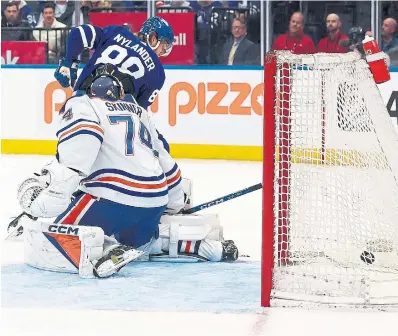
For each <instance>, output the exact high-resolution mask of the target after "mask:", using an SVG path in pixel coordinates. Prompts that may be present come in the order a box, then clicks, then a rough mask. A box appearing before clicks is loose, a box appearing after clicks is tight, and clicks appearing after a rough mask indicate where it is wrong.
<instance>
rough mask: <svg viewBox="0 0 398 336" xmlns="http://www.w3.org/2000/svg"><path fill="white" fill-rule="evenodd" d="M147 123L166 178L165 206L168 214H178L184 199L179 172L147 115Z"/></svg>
mask: <svg viewBox="0 0 398 336" xmlns="http://www.w3.org/2000/svg"><path fill="white" fill-rule="evenodd" d="M146 117H147V123H148V126H149V130H150V133H151V137H152V139H153V147H154V150H156V152H157V154H158V158H159V163H160V166H161V167H162V169H163V172H164V174H165V176H166V180H167V187H168V196H169V202H168V204H167V211H168V212H169V213H178V212H179V211H180V210H182V209H183V208H184V206H185V200H186V197H185V196H184V190H183V187H182V177H181V171H180V168H179V167H178V164H177V162H176V161H175V160H174V159H173V158H172V157H171V155H170V153H169V151H168V150H169V148H168V146H167V148H166V147H165V144H164V142H163V141H162V137H159V132H158V131H157V130H156V127H155V126H154V124H153V123H152V121H151V119H150V117H149V115H148V114H147V115H146Z"/></svg>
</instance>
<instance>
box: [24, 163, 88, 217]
mask: <svg viewBox="0 0 398 336" xmlns="http://www.w3.org/2000/svg"><path fill="white" fill-rule="evenodd" d="M81 178H82V176H80V175H79V173H77V172H76V171H74V170H72V169H69V168H66V167H64V166H63V165H61V164H59V163H58V162H57V161H53V162H51V163H49V164H48V165H46V166H44V167H43V169H42V171H41V174H40V175H39V174H35V176H33V177H30V178H28V179H26V180H25V181H24V182H22V184H21V185H20V186H19V188H18V201H19V204H20V205H21V208H22V209H23V210H24V211H25V212H26V213H28V214H29V215H32V216H34V217H49V218H51V217H56V216H58V215H59V214H61V213H62V212H63V211H65V210H66V209H67V207H68V206H69V204H70V199H71V197H72V194H73V193H74V192H75V191H76V188H77V186H78V185H79V182H80V180H81Z"/></svg>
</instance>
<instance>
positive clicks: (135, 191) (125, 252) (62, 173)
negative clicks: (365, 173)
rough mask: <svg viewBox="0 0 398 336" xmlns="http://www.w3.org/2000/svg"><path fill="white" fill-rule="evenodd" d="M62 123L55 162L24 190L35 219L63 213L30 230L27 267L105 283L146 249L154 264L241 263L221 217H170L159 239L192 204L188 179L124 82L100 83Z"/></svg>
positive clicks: (105, 78) (72, 102) (75, 100)
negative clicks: (181, 257) (181, 261)
mask: <svg viewBox="0 0 398 336" xmlns="http://www.w3.org/2000/svg"><path fill="white" fill-rule="evenodd" d="M60 118H61V121H60V128H59V131H58V132H57V137H58V146H57V161H54V162H52V163H50V164H49V165H47V166H45V167H44V169H43V171H42V175H41V176H38V177H36V178H30V179H28V180H26V181H25V182H24V183H22V185H21V186H20V188H19V191H18V195H19V196H18V197H19V200H20V204H21V205H22V207H23V209H24V210H25V211H26V212H27V213H29V214H30V215H32V216H35V217H56V216H57V218H56V220H55V223H54V224H50V225H49V224H48V223H47V224H46V223H36V224H35V222H33V221H30V222H29V223H28V224H27V225H28V228H27V231H28V232H25V236H26V235H27V238H25V249H26V251H25V259H28V263H29V264H31V265H33V266H37V267H39V268H44V269H49V270H58V271H73V270H71V269H70V266H71V265H73V267H75V268H76V270H78V272H79V274H80V275H81V276H84V277H90V276H91V275H92V274H94V275H96V276H98V277H107V276H110V275H112V274H113V273H115V272H117V271H119V270H120V269H121V268H122V267H123V266H124V265H126V264H127V263H129V262H130V261H132V260H134V259H137V258H138V257H140V256H141V255H142V254H143V253H144V252H145V251H147V252H148V251H149V252H151V253H152V256H153V259H156V260H158V259H168V260H170V259H176V258H178V257H179V255H180V254H185V255H186V256H188V257H193V258H194V259H202V260H213V261H221V260H235V259H236V258H237V249H236V246H235V245H234V244H233V242H232V241H225V242H224V241H223V238H222V228H221V226H220V225H219V223H218V218H216V217H211V216H210V217H206V216H202V217H200V216H199V217H194V218H192V216H181V217H180V218H179V219H177V220H175V219H173V217H178V216H166V217H163V222H165V223H164V224H161V225H160V231H161V232H160V238H158V237H159V227H158V225H159V223H160V222H161V216H162V215H163V214H164V212H165V211H166V209H167V212H168V213H178V212H179V211H180V210H182V209H183V208H184V206H185V202H186V199H187V197H185V195H184V191H183V189H182V183H181V180H182V178H181V172H180V169H179V167H178V165H177V163H176V162H175V161H174V159H173V158H172V157H171V156H170V154H169V153H168V152H167V151H166V150H165V149H164V147H163V143H162V141H161V140H159V139H158V137H157V131H156V129H155V127H154V125H153V124H152V123H151V121H150V119H149V116H148V113H147V111H146V110H144V109H143V108H141V107H140V106H138V105H137V103H136V102H135V101H134V99H133V98H132V97H131V96H124V93H123V88H122V86H121V84H120V82H118V80H117V79H116V77H113V76H112V75H110V74H104V75H101V76H99V77H98V78H96V79H95V80H94V81H93V83H92V85H91V88H90V92H89V94H83V95H80V96H75V97H72V98H71V99H69V100H68V101H67V103H66V104H65V106H64V109H63V110H62V113H61V115H60ZM77 188H78V191H77V192H75V190H76V189H77ZM72 194H73V198H72V201H70V198H71V196H72ZM65 209H66V210H65ZM190 217H191V219H190ZM176 223H177V225H176ZM187 223H188V224H187ZM25 225H26V224H25ZM76 225H79V228H78V229H76V227H75V226H76ZM180 227H182V229H179V228H180ZM198 228H199V229H198ZM43 237H44V238H43ZM111 237H112V238H111ZM113 237H116V238H117V240H116V239H114V238H113ZM156 238H158V239H157V240H156ZM205 238H208V240H207V241H206V239H205ZM40 239H42V240H43V243H42V245H44V244H45V243H47V244H48V241H49V242H50V243H51V244H52V246H53V247H55V248H56V250H57V251H56V250H55V249H54V248H52V249H53V250H54V255H56V254H58V257H54V258H56V259H57V260H54V259H51V258H52V257H51V256H50V254H49V253H47V254H46V253H44V257H43V255H40V257H37V256H36V255H37V254H41V253H42V251H41V252H40V251H38V250H37V248H36V246H37V240H40ZM209 239H210V240H209ZM47 240H48V241H47ZM155 240H156V241H155ZM213 241H214V242H213ZM121 243H122V244H124V245H122V244H121ZM152 243H153V244H152ZM38 245H40V243H39V244H38ZM43 250H46V251H49V250H50V249H46V248H43ZM60 255H62V256H63V259H65V260H64V261H62V260H60V259H59V256H60ZM165 256H166V258H164V257H165ZM46 258H47V259H48V260H46V261H45V262H44V261H43V260H44V259H46ZM61 259H62V258H61ZM188 259H189V258H188ZM61 264H62V265H61ZM54 265H55V266H54Z"/></svg>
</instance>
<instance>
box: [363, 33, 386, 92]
mask: <svg viewBox="0 0 398 336" xmlns="http://www.w3.org/2000/svg"><path fill="white" fill-rule="evenodd" d="M362 45H363V50H364V51H365V54H366V61H367V62H368V65H369V68H370V71H371V72H372V74H373V78H374V80H375V82H376V84H381V83H384V82H387V81H389V80H390V71H389V70H388V65H387V62H386V59H385V58H384V57H385V53H384V52H382V51H381V50H380V48H379V45H378V44H377V42H376V41H375V39H374V38H373V37H370V36H365V39H364V40H363V41H362Z"/></svg>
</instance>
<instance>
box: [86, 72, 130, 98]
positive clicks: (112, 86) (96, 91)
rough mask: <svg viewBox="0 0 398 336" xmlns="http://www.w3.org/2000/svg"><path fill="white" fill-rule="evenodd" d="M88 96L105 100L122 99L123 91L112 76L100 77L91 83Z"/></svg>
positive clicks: (118, 82)
mask: <svg viewBox="0 0 398 336" xmlns="http://www.w3.org/2000/svg"><path fill="white" fill-rule="evenodd" d="M89 92H90V94H92V95H93V96H96V97H99V98H102V99H105V100H118V99H121V98H123V96H124V90H123V86H122V84H121V83H120V81H119V80H118V79H117V78H116V77H114V76H112V75H108V74H107V75H100V76H98V77H97V78H94V80H93V82H92V83H91V86H90V90H89Z"/></svg>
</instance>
